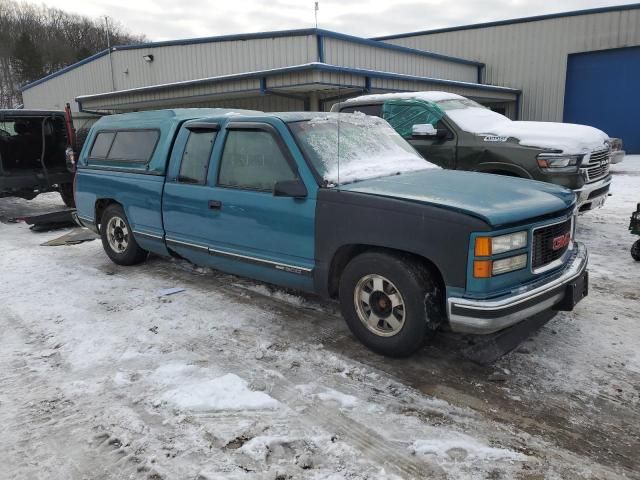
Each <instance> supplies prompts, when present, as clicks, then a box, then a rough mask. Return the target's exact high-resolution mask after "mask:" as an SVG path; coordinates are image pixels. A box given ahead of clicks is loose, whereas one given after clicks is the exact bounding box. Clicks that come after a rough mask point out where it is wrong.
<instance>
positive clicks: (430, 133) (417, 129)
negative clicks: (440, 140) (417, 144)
mask: <svg viewBox="0 0 640 480" xmlns="http://www.w3.org/2000/svg"><path fill="white" fill-rule="evenodd" d="M411 134H412V135H413V136H414V137H435V136H437V135H438V130H436V129H435V127H434V126H433V125H431V124H430V123H419V124H417V125H414V126H413V127H412V128H411Z"/></svg>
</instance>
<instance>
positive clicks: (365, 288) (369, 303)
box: [353, 274, 406, 337]
mask: <svg viewBox="0 0 640 480" xmlns="http://www.w3.org/2000/svg"><path fill="white" fill-rule="evenodd" d="M353 302H354V304H355V307H356V313H357V314H358V318H360V321H361V322H362V324H363V325H364V326H365V327H367V329H368V330H369V331H370V332H373V333H375V334H376V335H378V336H380V337H392V336H394V335H396V334H398V333H399V332H400V330H402V327H403V326H404V320H405V315H406V308H405V303H404V298H403V297H402V294H401V293H400V290H398V288H397V287H396V286H395V285H394V284H393V283H392V282H391V281H390V280H389V279H387V278H385V277H383V276H381V275H376V274H372V275H366V276H364V277H362V278H361V279H360V281H359V282H358V284H357V285H356V288H355V289H354V291H353Z"/></svg>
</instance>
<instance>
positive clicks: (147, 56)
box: [142, 55, 153, 63]
mask: <svg viewBox="0 0 640 480" xmlns="http://www.w3.org/2000/svg"><path fill="white" fill-rule="evenodd" d="M142 58H144V61H145V62H149V63H151V62H153V55H145V56H144V57H142Z"/></svg>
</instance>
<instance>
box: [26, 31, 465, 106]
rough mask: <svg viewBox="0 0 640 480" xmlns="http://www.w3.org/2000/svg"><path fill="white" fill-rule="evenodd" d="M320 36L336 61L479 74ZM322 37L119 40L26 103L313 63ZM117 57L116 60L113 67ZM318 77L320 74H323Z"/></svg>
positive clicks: (162, 98)
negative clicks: (131, 44)
mask: <svg viewBox="0 0 640 480" xmlns="http://www.w3.org/2000/svg"><path fill="white" fill-rule="evenodd" d="M320 36H321V38H322V42H323V46H324V48H323V50H324V62H325V63H328V64H333V65H337V66H342V67H347V68H361V69H370V70H379V71H386V72H395V73H402V74H410V75H417V76H427V77H433V78H443V79H448V80H458V81H465V82H475V81H476V80H477V75H478V67H477V64H474V63H461V62H458V61H455V60H448V59H443V58H436V57H432V56H426V55H423V54H420V53H416V52H410V51H402V50H398V49H391V48H389V47H388V46H384V45H383V46H376V45H375V43H374V42H371V41H367V40H364V39H358V38H355V37H354V38H351V37H343V36H340V35H339V34H331V33H330V32H324V33H321V34H320ZM336 37H337V38H336ZM318 40H319V38H318V34H316V33H315V32H311V33H309V32H307V31H305V32H295V33H293V34H287V33H285V34H281V35H278V34H275V35H274V36H273V37H261V38H243V39H241V40H240V39H228V38H224V39H211V40H206V41H200V42H196V43H189V42H181V43H179V44H172V45H157V46H153V45H152V46H150V47H142V48H133V49H126V48H124V49H117V48H116V50H115V51H113V52H112V54H111V58H109V56H108V55H105V56H103V57H100V58H98V59H96V60H93V61H90V62H88V63H85V64H83V65H80V66H78V67H77V68H74V69H72V70H69V71H67V72H65V73H62V74H61V75H59V76H56V77H53V78H50V79H48V80H45V81H44V82H43V83H41V84H38V85H35V86H33V87H30V88H28V89H27V90H25V91H24V92H23V99H24V104H25V107H26V108H43V109H62V108H63V107H64V103H66V102H70V103H71V105H72V107H73V109H74V110H77V108H78V105H77V104H76V102H75V101H74V99H75V98H76V97H79V96H83V95H92V94H98V93H106V92H111V91H122V90H129V89H135V88H139V87H148V86H155V85H163V84H168V83H175V82H181V81H187V80H197V79H202V78H211V77H219V76H224V75H229V74H237V73H247V72H255V71H264V70H270V69H277V68H283V67H290V66H296V65H302V64H308V63H311V62H317V61H318V60H319V58H320V55H319V51H318ZM146 55H153V61H151V62H149V61H145V59H144V57H145V56H146ZM110 62H112V63H113V75H112V73H111V68H110ZM330 75H333V74H330ZM112 76H113V79H112ZM333 76H334V77H336V79H337V78H338V77H344V76H343V75H342V74H339V75H338V74H336V75H333ZM310 77H313V75H312V74H309V73H291V74H289V75H281V76H278V77H277V78H273V79H272V78H271V77H270V78H269V83H268V85H267V86H268V88H277V87H284V86H290V85H294V84H309V83H312V82H313V81H314V80H313V78H310ZM347 77H349V76H348V75H347ZM314 78H316V79H317V75H315V77H314ZM336 81H337V80H336ZM256 82H257V80H255V81H254V80H251V81H247V82H245V83H247V84H249V83H250V85H240V86H239V88H241V89H246V90H255V89H256V88H258V86H257V85H256ZM112 83H113V85H112ZM234 83H238V82H234ZM342 84H343V85H345V84H344V83H342ZM346 85H354V86H362V85H363V79H362V77H361V76H358V75H351V78H350V79H347V83H346ZM224 88H226V84H225V86H222V85H220V86H219V87H215V88H214V89H213V90H212V89H211V88H210V87H209V86H206V87H205V86H192V87H189V88H183V87H180V86H178V87H176V88H175V89H173V88H172V90H162V91H157V92H154V93H151V92H149V93H147V92H145V93H140V92H136V93H135V94H132V95H129V93H128V92H125V93H123V96H121V97H119V98H118V99H111V100H109V101H105V102H102V103H103V104H104V107H103V108H110V107H113V108H119V106H121V105H122V103H121V102H123V101H132V102H133V98H134V97H135V98H136V99H137V102H135V103H136V105H132V108H138V105H137V104H141V103H143V102H149V101H156V100H157V101H158V105H167V104H168V103H166V101H170V99H171V98H174V97H172V95H176V96H175V99H176V100H177V101H179V102H182V103H184V102H197V101H199V100H200V98H199V97H200V96H202V95H204V94H205V93H204V92H205V91H206V92H208V93H209V94H221V93H224V92H225V91H226V92H228V90H223V89H224ZM214 90H215V91H214ZM92 103H94V102H93V101H91V102H87V104H86V105H85V108H86V109H88V110H90V109H91V108H92V106H91V104H92ZM145 108H146V107H145Z"/></svg>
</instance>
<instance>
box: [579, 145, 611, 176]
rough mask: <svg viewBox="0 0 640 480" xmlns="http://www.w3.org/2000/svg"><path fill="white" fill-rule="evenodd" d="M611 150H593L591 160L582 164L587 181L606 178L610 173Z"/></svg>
mask: <svg viewBox="0 0 640 480" xmlns="http://www.w3.org/2000/svg"><path fill="white" fill-rule="evenodd" d="M609 161H610V152H609V149H608V148H607V149H604V150H598V151H595V152H592V153H591V155H590V157H589V161H588V163H586V164H583V165H582V171H583V172H584V176H585V179H586V181H587V183H591V182H595V181H597V180H600V179H601V178H604V177H606V176H607V174H608V173H609Z"/></svg>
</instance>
